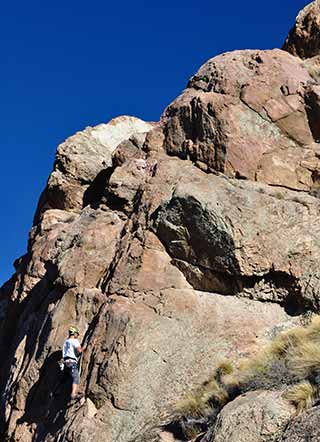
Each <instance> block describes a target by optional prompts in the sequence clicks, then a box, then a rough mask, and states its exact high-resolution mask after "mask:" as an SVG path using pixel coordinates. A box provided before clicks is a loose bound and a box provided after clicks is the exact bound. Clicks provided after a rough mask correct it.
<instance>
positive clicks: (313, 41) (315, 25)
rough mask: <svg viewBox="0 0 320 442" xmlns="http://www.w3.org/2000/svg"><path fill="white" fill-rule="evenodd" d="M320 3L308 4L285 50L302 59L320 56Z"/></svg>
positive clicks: (291, 32) (288, 38)
mask: <svg viewBox="0 0 320 442" xmlns="http://www.w3.org/2000/svg"><path fill="white" fill-rule="evenodd" d="M319 33H320V2H319V0H315V1H313V2H312V3H310V4H308V5H307V6H306V7H305V8H304V9H302V11H300V13H299V14H298V16H297V19H296V23H295V26H294V27H293V28H292V29H291V31H290V33H289V35H288V37H287V39H286V41H285V43H284V46H283V49H284V50H286V51H288V52H291V54H293V55H297V56H299V57H301V58H310V57H314V56H315V55H320V39H319Z"/></svg>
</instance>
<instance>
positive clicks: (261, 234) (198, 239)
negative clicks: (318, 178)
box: [154, 168, 320, 310]
mask: <svg viewBox="0 0 320 442" xmlns="http://www.w3.org/2000/svg"><path fill="white" fill-rule="evenodd" d="M187 170H188V169H186V171H187ZM189 170H190V173H191V168H190V169H189ZM190 173H187V172H186V173H185V178H182V179H181V180H180V183H179V184H178V185H177V186H176V188H175V190H174V192H173V194H172V196H171V198H170V199H169V200H168V201H167V202H165V203H163V204H162V206H161V208H160V209H159V210H157V212H156V213H155V214H154V219H155V231H156V233H157V235H158V237H159V238H160V239H161V241H162V242H163V244H164V245H165V246H166V249H167V251H168V252H169V254H170V256H171V257H172V258H173V260H174V263H175V265H177V267H178V268H179V269H180V270H181V271H182V272H183V273H184V274H185V276H186V278H187V280H188V281H189V283H190V284H191V285H192V286H193V287H194V288H197V289H200V290H207V291H208V290H210V291H214V292H219V293H225V294H236V293H238V294H240V293H242V295H244V296H250V297H258V298H259V299H263V300H270V301H274V302H280V303H283V304H284V305H287V307H288V308H290V307H289V306H291V308H293V307H294V305H295V308H299V306H300V308H301V304H302V305H305V306H309V307H312V308H313V309H315V310H317V308H318V305H319V299H318V295H317V293H318V291H319V281H320V274H319V270H318V264H317V262H318V260H319V258H320V249H319V247H318V245H319V241H318V240H315V238H316V237H317V238H320V231H319V229H317V228H316V224H317V222H316V220H317V218H318V216H319V211H320V204H319V202H318V200H317V199H315V198H313V197H311V196H307V195H301V194H299V193H296V192H293V191H289V190H282V191H281V192H280V191H279V190H275V189H272V188H269V187H267V186H264V185H261V184H257V183H256V184H255V183H250V182H246V181H239V180H229V179H226V178H222V177H216V176H213V175H203V174H202V172H196V171H194V173H193V177H192V179H190V178H189V176H190ZM275 226H276V228H275ZM275 244H276V245H277V246H276V247H275Z"/></svg>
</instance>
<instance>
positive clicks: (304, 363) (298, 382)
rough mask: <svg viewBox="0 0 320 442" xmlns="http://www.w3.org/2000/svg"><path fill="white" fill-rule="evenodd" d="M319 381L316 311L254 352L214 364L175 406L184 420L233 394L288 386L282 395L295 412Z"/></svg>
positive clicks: (213, 409)
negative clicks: (236, 361)
mask: <svg viewBox="0 0 320 442" xmlns="http://www.w3.org/2000/svg"><path fill="white" fill-rule="evenodd" d="M319 383H320V315H318V316H314V317H313V318H312V320H311V321H310V322H309V323H308V324H307V325H306V326H301V327H296V328H293V329H291V330H288V331H286V332H282V333H280V334H279V335H278V336H276V338H275V339H274V340H273V341H272V342H271V343H270V344H269V345H267V346H266V347H265V348H263V349H262V350H261V351H260V352H259V353H258V354H257V355H255V356H254V357H252V358H249V359H245V360H243V361H240V363H239V365H238V367H237V368H236V369H233V366H232V364H231V363H230V362H229V361H223V362H221V363H220V365H218V367H217V368H216V369H215V371H214V372H213V374H212V375H211V376H210V378H209V379H208V381H207V382H205V383H203V384H202V385H201V386H200V387H199V388H197V389H196V390H194V391H192V392H190V393H189V394H188V395H187V396H186V398H185V399H184V400H183V401H181V402H180V403H179V404H178V405H177V408H176V412H177V414H178V415H179V416H180V417H182V419H184V420H185V421H188V420H189V421H190V419H191V421H192V419H197V418H198V419H206V418H208V417H210V418H212V417H213V416H216V414H217V413H218V412H219V411H220V410H221V408H222V407H223V406H224V405H225V404H226V403H227V402H228V401H230V400H232V399H234V398H235V397H236V396H237V395H239V394H242V393H244V392H246V391H250V390H257V389H272V388H276V389H283V388H284V387H285V386H287V387H289V388H288V389H287V391H286V393H285V394H284V398H285V399H287V400H288V401H290V402H291V403H293V404H294V405H295V406H296V407H297V412H300V411H301V410H302V409H304V408H307V407H309V406H311V405H312V403H313V402H314V400H315V399H316V397H317V393H318V384H319Z"/></svg>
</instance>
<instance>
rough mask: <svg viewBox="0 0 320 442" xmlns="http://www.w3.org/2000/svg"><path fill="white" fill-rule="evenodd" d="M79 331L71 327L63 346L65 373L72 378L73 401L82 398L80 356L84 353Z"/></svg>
mask: <svg viewBox="0 0 320 442" xmlns="http://www.w3.org/2000/svg"><path fill="white" fill-rule="evenodd" d="M79 334H80V333H79V329H78V328H77V327H74V326H71V327H70V328H69V336H68V339H66V340H65V342H64V344H63V350H62V357H63V364H64V372H65V373H66V374H67V375H68V376H70V377H71V378H72V390H71V400H72V401H73V400H77V399H80V398H81V396H82V395H81V394H79V393H78V388H79V383H80V374H79V366H78V362H79V356H80V355H81V353H82V351H83V350H82V347H81V345H80V342H79V340H78V338H79Z"/></svg>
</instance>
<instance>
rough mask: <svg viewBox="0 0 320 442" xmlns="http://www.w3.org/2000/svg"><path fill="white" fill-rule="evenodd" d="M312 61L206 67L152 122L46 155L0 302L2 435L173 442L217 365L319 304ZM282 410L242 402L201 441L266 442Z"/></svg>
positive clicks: (277, 404) (272, 396) (49, 441)
mask: <svg viewBox="0 0 320 442" xmlns="http://www.w3.org/2000/svg"><path fill="white" fill-rule="evenodd" d="M318 65H319V56H315V57H312V58H311V59H308V60H305V61H303V62H302V60H300V59H298V58H297V57H295V56H293V55H291V54H289V53H287V52H285V51H281V50H273V51H236V52H233V53H227V54H223V55H221V56H218V57H215V58H214V59H211V60H209V62H208V63H206V64H205V65H204V66H203V67H202V68H201V69H200V70H199V71H198V73H197V74H196V75H195V76H194V77H193V78H192V79H191V80H190V82H189V84H188V87H187V89H186V90H185V91H184V92H183V93H182V95H181V96H180V97H178V98H177V100H175V101H174V102H173V103H172V104H171V105H170V106H169V107H168V109H167V111H166V112H165V113H164V114H163V116H162V118H161V122H160V123H159V124H155V123H144V122H142V121H141V120H138V119H135V118H132V117H119V118H117V119H115V120H112V121H111V122H110V123H108V124H107V125H105V124H103V125H99V126H97V127H96V128H87V129H85V130H84V131H82V132H79V133H77V134H76V135H75V136H73V137H71V138H69V139H68V140H67V141H66V142H65V143H63V144H62V145H61V146H60V147H59V148H58V153H57V158H56V163H55V166H54V171H53V173H52V174H51V176H50V178H49V182H48V186H47V188H46V190H45V191H44V193H43V196H42V198H41V201H40V203H39V207H38V211H37V214H36V216H35V224H34V227H33V229H32V231H31V233H30V238H29V244H28V251H27V253H26V254H25V255H24V256H23V257H21V258H20V259H18V260H17V261H16V263H15V268H16V273H15V275H14V276H13V277H12V278H11V279H10V280H9V281H8V282H7V283H6V284H5V285H4V286H3V287H2V288H1V289H0V358H1V360H2V361H3V364H1V368H0V395H1V397H2V401H1V406H0V431H1V437H2V438H3V439H4V440H8V441H9V440H10V442H18V441H19V442H20V441H21V442H22V441H23V442H31V441H37V442H40V441H41V442H61V441H62V440H63V441H66V442H87V441H91V442H101V441H102V440H103V441H104V442H114V441H115V440H118V442H147V441H148V442H159V441H161V440H173V436H174V435H173V433H170V431H169V429H168V428H166V429H165V428H164V427H161V424H163V416H164V415H165V416H166V417H167V418H169V417H170V416H171V417H172V412H173V410H174V409H175V406H176V403H177V402H178V401H179V399H181V398H183V397H184V395H185V393H186V392H187V391H189V390H193V389H194V388H195V387H197V386H198V385H200V384H202V383H203V382H204V381H206V380H207V379H208V377H209V376H210V375H211V374H212V372H213V370H214V369H215V367H216V366H217V364H219V363H220V362H221V360H223V359H225V358H227V359H230V360H232V361H234V362H235V364H237V362H238V360H239V358H241V357H243V356H246V357H247V356H250V355H252V354H255V353H256V352H257V351H258V349H259V348H261V346H263V345H264V343H265V342H267V341H269V340H270V339H271V338H272V337H273V336H274V335H275V334H276V333H277V332H278V331H279V330H282V329H288V327H289V328H290V327H292V326H293V324H295V323H296V322H299V320H300V318H299V317H298V318H297V319H292V315H297V314H299V313H305V312H307V311H309V310H310V309H311V310H315V311H317V310H318V309H319V289H320V283H319V281H320V274H319V270H318V266H319V260H320V249H319V244H320V228H319V227H318V225H319V223H318V219H319V212H320V203H319V199H318V198H316V197H317V196H319V194H320V178H319V177H320V163H319V161H320V159H319V158H320V149H319V139H320V133H319V125H318V121H319V117H320V111H319V109H320V104H319V103H320V100H319V96H320V91H319V84H318V83H317V81H318V80H317V78H318V76H317V75H318V74H317V69H318ZM190 160H191V161H190ZM236 178H247V180H239V179H236ZM248 179H250V180H251V182H250V181H249V180H248ZM253 181H256V182H253ZM257 181H258V182H257ZM290 189H296V190H299V192H297V191H293V190H290ZM308 193H311V194H312V195H308ZM217 292H218V293H217ZM226 295H233V296H226ZM235 295H236V296H235ZM70 324H75V325H77V326H78V327H79V328H80V330H81V333H82V335H81V339H82V344H83V346H84V348H85V352H84V355H83V358H82V374H81V386H80V387H81V390H82V391H83V393H84V398H83V400H82V401H80V402H78V403H75V404H73V405H70V404H68V399H69V386H68V385H67V384H63V383H62V379H61V377H60V372H59V369H58V365H57V361H58V360H59V358H60V356H61V345H62V343H63V341H64V338H65V333H66V330H67V329H68V327H69V325H70ZM248 398H250V399H252V400H251V401H249V400H248ZM290 413H291V408H290V407H289V405H288V404H286V405H284V404H283V403H282V402H281V400H280V398H279V396H278V393H276V392H274V391H273V392H256V393H248V396H247V397H240V398H238V399H236V400H234V401H232V402H231V403H230V404H229V405H227V406H226V407H225V408H224V409H223V410H222V412H221V415H220V420H219V425H220V426H217V427H216V437H217V438H218V439H217V440H230V441H231V440H236V439H235V437H236V435H235V432H234V431H233V430H234V428H237V430H239V428H241V429H242V430H243V431H242V434H244V435H245V436H243V437H246V440H248V441H249V440H254V441H258V440H261V441H264V440H273V438H274V435H275V434H277V433H279V431H280V430H281V429H282V428H283V425H284V423H285V422H286V421H287V419H288V416H289V415H290ZM251 416H253V417H254V418H255V419H256V422H257V423H258V424H259V425H257V426H255V425H252V424H251V421H250V420H249V419H250V417H251ZM235 422H236V423H235ZM245 422H247V423H248V426H247V427H245V425H244V424H245ZM294 422H296V421H294ZM312 422H313V421H312ZM159 424H160V427H159ZM293 425H294V423H292V427H291V426H290V427H288V429H287V430H286V431H288V433H286V432H285V437H286V438H287V439H286V441H287V440H289V439H288V437H289V436H287V434H294V436H293V437H296V436H295V434H298V433H297V428H296V427H294V426H293ZM308 425H309V424H308ZM244 427H245V428H244ZM165 430H167V431H165ZM278 430H279V431H278ZM290 431H291V433H290ZM245 432H246V433H245ZM238 433H239V431H238V432H237V434H238ZM311 434H313V433H312V432H311ZM315 434H316V433H315ZM180 436H181V435H180ZM181 437H182V436H181ZM177 438H178V439H179V436H177ZM219 438H220V439H219ZM232 438H233V439H232ZM267 438H269V439H267ZM176 440H177V439H176ZM239 440H240V439H239ZM292 440H294V439H292ZM302 440H304V439H302ZM297 441H298V439H297ZM237 442H238V440H237Z"/></svg>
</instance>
